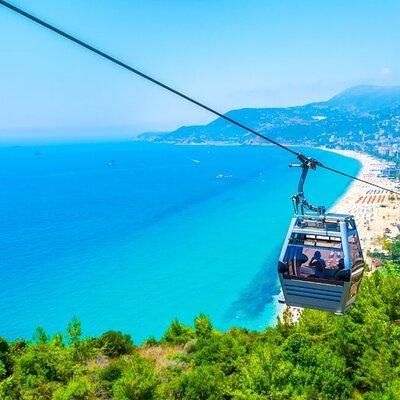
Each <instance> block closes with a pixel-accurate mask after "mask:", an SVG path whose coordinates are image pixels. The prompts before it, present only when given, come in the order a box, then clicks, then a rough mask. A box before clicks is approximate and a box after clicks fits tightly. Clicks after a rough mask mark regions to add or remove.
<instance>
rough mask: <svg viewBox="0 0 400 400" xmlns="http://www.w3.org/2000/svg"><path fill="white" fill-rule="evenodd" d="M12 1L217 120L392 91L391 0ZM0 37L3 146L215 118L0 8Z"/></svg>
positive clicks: (394, 39) (397, 43)
mask: <svg viewBox="0 0 400 400" xmlns="http://www.w3.org/2000/svg"><path fill="white" fill-rule="evenodd" d="M10 1H11V0H10ZM13 4H15V5H18V6H20V7H22V8H25V9H26V10H28V11H30V12H32V13H34V14H35V15H37V16H40V17H41V18H43V19H45V20H48V21H49V22H52V23H53V24H55V25H57V26H59V27H61V28H62V29H65V30H66V31H68V32H70V33H73V34H75V35H77V36H79V37H80V38H82V39H84V40H86V41H88V42H89V43H92V44H94V45H96V46H98V47H99V48H101V49H103V50H105V51H108V52H110V53H111V54H113V55H114V56H116V57H117V58H120V59H121V60H123V61H125V62H127V63H130V64H132V65H134V66H135V67H137V68H139V69H142V70H143V71H145V72H147V73H149V74H152V75H154V76H155V77H157V78H159V79H161V80H164V81H165V82H167V83H169V84H171V85H174V86H176V87H177V88H178V89H180V90H182V91H184V92H187V93H190V94H192V95H193V96H194V97H196V98H197V99H199V100H201V101H203V102H206V103H208V104H210V105H211V106H213V107H215V108H217V109H219V110H221V111H228V110H230V109H233V108H242V107H268V106H287V105H297V104H303V103H307V102H311V101H315V100H323V99H327V98H329V97H330V96H332V95H334V94H335V93H337V92H339V91H341V90H343V89H345V88H347V87H349V86H352V85H356V84H361V83H363V84H364V83H372V84H381V85H395V84H400V66H399V61H400V51H399V50H400V29H399V28H398V18H399V15H400V2H399V1H387V0H385V1H361V0H360V1H356V0H353V1H337V0H336V1H304V0H303V1H295V0H292V1H289V0H281V1H267V0H264V1H258V0H250V1H243V0H241V1H238V0H229V1H228V0H226V1H222V0H212V1H209V0H203V1H194V0H192V1H189V0H186V1H183V0H182V1H173V0H165V1H161V0H158V1H151V0H146V1H136V0H114V1H112V2H110V1H105V0H80V1H78V0H57V1H54V0H53V1H50V0H23V1H22V0H15V1H13ZM0 38H1V39H0V105H1V107H0V139H8V138H15V137H19V136H20V137H24V138H29V137H30V136H32V137H33V136H34V137H40V136H46V132H48V131H51V132H52V133H51V134H48V133H47V134H48V135H51V136H53V137H58V136H59V137H60V138H62V137H63V135H67V134H68V135H69V134H70V135H76V136H78V137H79V136H80V135H83V136H84V135H87V136H90V137H97V136H103V137H117V136H129V135H131V133H132V134H134V133H137V132H142V131H153V130H170V129H174V128H176V127H178V126H180V125H182V124H186V125H189V124H194V123H203V122H208V121H210V120H212V119H213V117H212V116H210V115H209V114H207V113H206V112H204V111H202V110H199V109H197V108H195V107H194V106H192V105H190V104H186V103H185V102H184V101H183V100H180V99H177V98H174V97H173V95H171V94H168V93H165V92H163V91H162V90H160V89H159V88H157V87H154V86H152V85H151V84H149V83H148V82H145V81H143V80H141V79H139V78H137V77H135V76H133V75H131V74H129V73H128V72H126V71H124V70H121V69H120V68H118V67H117V66H114V65H111V64H110V63H108V62H105V61H103V60H101V59H99V57H97V56H95V55H92V54H90V53H88V52H87V51H85V50H83V49H81V48H79V47H77V46H76V45H74V44H72V43H69V42H67V41H65V40H63V39H61V38H60V37H57V36H56V35H55V34H52V33H51V32H48V31H45V30H43V28H41V27H39V26H35V25H34V24H33V23H31V22H29V21H27V20H24V19H23V18H22V17H20V16H17V15H15V14H13V13H11V12H10V11H8V10H6V9H4V8H3V7H0ZM54 132H56V133H54ZM71 132H74V133H71ZM18 135H19V136H18ZM57 135H58V136H57Z"/></svg>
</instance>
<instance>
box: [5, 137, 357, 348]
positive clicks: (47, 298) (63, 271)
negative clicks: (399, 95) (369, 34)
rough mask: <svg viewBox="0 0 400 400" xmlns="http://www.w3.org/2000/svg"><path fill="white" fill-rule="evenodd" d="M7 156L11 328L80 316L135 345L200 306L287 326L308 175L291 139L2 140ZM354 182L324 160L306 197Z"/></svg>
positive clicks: (14, 332)
mask: <svg viewBox="0 0 400 400" xmlns="http://www.w3.org/2000/svg"><path fill="white" fill-rule="evenodd" d="M301 150H302V151H304V152H305V153H306V154H308V155H312V156H314V157H317V158H318V159H319V160H320V161H322V162H326V163H327V164H329V165H332V166H335V167H340V168H341V169H342V170H345V171H347V172H349V173H352V174H357V172H358V170H359V168H360V164H359V162H358V161H356V160H354V159H350V158H347V157H343V156H340V155H337V154H333V153H329V152H324V151H321V150H315V149H301ZM0 160H1V165H2V167H1V169H0V182H1V185H0V192H1V193H0V199H1V200H0V201H1V203H0V221H1V224H0V257H1V259H0V268H1V278H0V336H5V337H7V338H10V339H14V338H17V337H24V338H30V337H31V336H32V333H33V331H34V329H35V327H36V326H38V325H41V326H43V327H44V328H45V329H46V330H47V331H49V332H51V333H54V332H57V331H63V330H65V328H66V325H67V323H68V322H69V321H70V319H71V318H72V317H73V316H77V317H78V318H79V319H80V320H81V321H82V326H83V330H84V333H85V334H87V335H97V334H100V333H102V332H104V331H106V330H109V329H114V330H121V331H123V332H126V333H130V334H132V336H133V339H134V341H135V342H136V343H139V342H141V341H142V340H144V339H145V338H146V337H149V336H156V337H160V335H161V334H162V332H163V331H164V330H165V329H166V328H167V326H168V325H169V323H170V322H171V320H172V319H173V318H174V317H178V318H179V319H180V320H181V321H183V322H185V323H191V322H192V320H193V318H194V317H195V316H196V315H197V314H199V313H201V312H202V313H205V314H208V315H209V316H210V317H211V318H212V321H213V323H214V325H215V326H216V327H217V328H220V329H228V328H229V327H231V326H234V325H236V326H244V327H248V328H251V329H263V328H265V327H266V326H267V325H270V324H274V323H275V321H276V295H277V294H278V293H279V287H278V282H277V275H276V260H277V255H278V253H279V249H280V245H281V242H282V240H283V238H284V235H285V231H286V229H287V226H288V224H289V220H290V217H291V214H292V204H291V201H290V196H291V195H292V194H294V192H295V191H296V186H297V180H298V176H299V173H300V170H299V169H295V168H288V164H289V163H290V162H296V160H295V159H294V158H293V157H292V156H291V155H289V154H286V153H285V152H283V151H282V150H281V149H278V148H273V147H269V146H262V147H261V146H221V147H215V146H173V145H158V144H149V143H139V142H121V143H95V144H57V145H56V144H52V145H42V146H33V145H32V146H19V147H6V146H3V147H1V148H0ZM349 183H350V182H349V180H348V179H347V178H344V177H341V176H336V175H333V174H331V173H329V172H327V171H324V170H318V171H316V172H311V173H310V178H309V181H308V184H307V192H306V193H308V197H309V199H310V200H311V201H313V202H315V203H320V204H325V205H327V206H330V205H332V204H333V203H334V202H335V201H336V200H337V199H338V197H340V196H341V195H342V194H343V193H344V192H345V190H346V188H347V186H348V185H349Z"/></svg>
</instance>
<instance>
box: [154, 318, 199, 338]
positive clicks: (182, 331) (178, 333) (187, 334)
mask: <svg viewBox="0 0 400 400" xmlns="http://www.w3.org/2000/svg"><path fill="white" fill-rule="evenodd" d="M193 336H194V334H193V329H191V328H190V327H188V326H185V325H183V324H181V323H180V322H179V321H178V319H176V318H175V319H174V320H173V321H172V323H171V325H170V326H169V328H168V329H167V331H166V332H165V334H164V336H163V337H162V339H161V342H162V343H165V344H185V343H187V342H188V341H189V340H190V339H192V338H193Z"/></svg>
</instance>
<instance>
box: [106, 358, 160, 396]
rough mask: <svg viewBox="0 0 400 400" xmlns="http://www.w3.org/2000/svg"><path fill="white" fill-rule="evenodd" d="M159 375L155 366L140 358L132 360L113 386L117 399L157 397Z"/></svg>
mask: <svg viewBox="0 0 400 400" xmlns="http://www.w3.org/2000/svg"><path fill="white" fill-rule="evenodd" d="M156 387H157V377H156V374H155V371H154V369H153V367H152V366H151V365H150V364H149V363H148V362H145V361H143V360H141V359H139V358H135V359H133V360H132V363H131V364H130V365H129V366H128V367H127V369H126V371H125V372H124V373H123V375H122V376H121V378H119V379H118V380H117V381H116V382H115V383H114V387H113V394H114V399H115V400H151V399H153V398H154V397H155V390H156Z"/></svg>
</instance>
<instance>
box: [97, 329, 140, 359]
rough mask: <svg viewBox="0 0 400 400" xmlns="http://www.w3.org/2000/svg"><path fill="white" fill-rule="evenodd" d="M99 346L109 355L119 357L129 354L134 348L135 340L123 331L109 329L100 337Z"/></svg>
mask: <svg viewBox="0 0 400 400" xmlns="http://www.w3.org/2000/svg"><path fill="white" fill-rule="evenodd" d="M98 342H99V346H100V347H101V348H102V350H103V353H104V354H105V355H106V356H108V357H118V356H121V355H123V354H129V353H131V352H132V350H133V348H134V347H133V342H132V339H131V336H130V335H124V334H123V333H121V332H116V331H108V332H106V333H103V334H102V335H101V336H100V338H99V341H98Z"/></svg>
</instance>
